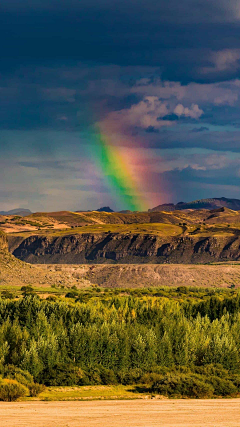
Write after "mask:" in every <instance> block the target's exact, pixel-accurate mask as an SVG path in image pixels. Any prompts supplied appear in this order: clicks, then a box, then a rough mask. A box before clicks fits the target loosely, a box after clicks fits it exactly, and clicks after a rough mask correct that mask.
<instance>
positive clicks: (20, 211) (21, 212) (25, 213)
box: [0, 208, 32, 216]
mask: <svg viewBox="0 0 240 427" xmlns="http://www.w3.org/2000/svg"><path fill="white" fill-rule="evenodd" d="M31 213H32V212H31V211H30V210H29V209H22V208H17V209H12V210H10V211H0V215H19V216H28V215H31Z"/></svg>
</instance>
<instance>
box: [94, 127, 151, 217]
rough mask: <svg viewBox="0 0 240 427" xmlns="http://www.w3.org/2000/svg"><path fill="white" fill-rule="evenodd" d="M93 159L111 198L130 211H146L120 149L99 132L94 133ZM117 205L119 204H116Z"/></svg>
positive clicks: (143, 201) (144, 203)
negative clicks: (103, 177)
mask: <svg viewBox="0 0 240 427" xmlns="http://www.w3.org/2000/svg"><path fill="white" fill-rule="evenodd" d="M95 141H96V143H95V144H94V149H95V150H96V151H95V154H94V156H95V159H96V162H97V164H98V166H99V167H100V169H101V171H102V172H103V173H104V176H105V178H106V179H107V182H108V184H109V186H110V190H111V194H112V196H113V197H114V198H115V199H117V200H118V202H120V203H121V204H122V206H123V207H124V209H129V210H131V211H144V210H147V205H146V202H145V200H144V197H143V196H142V194H141V192H140V190H139V188H138V186H137V182H136V180H135V179H134V177H133V174H132V173H131V167H130V165H129V164H128V162H127V159H126V156H124V155H123V148H122V149H120V148H119V147H118V146H116V145H114V144H113V143H111V141H110V137H109V136H108V135H106V134H104V133H103V132H101V131H97V133H95ZM118 204H119V203H118Z"/></svg>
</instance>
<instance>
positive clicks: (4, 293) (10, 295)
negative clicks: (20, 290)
mask: <svg viewBox="0 0 240 427" xmlns="http://www.w3.org/2000/svg"><path fill="white" fill-rule="evenodd" d="M1 297H2V298H3V299H14V298H15V295H14V294H13V293H12V292H11V291H2V292H1Z"/></svg>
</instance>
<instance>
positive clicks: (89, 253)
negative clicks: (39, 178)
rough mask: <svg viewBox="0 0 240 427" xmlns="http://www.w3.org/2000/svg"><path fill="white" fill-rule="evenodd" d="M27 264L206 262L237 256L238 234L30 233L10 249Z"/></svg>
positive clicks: (239, 242)
mask: <svg viewBox="0 0 240 427" xmlns="http://www.w3.org/2000/svg"><path fill="white" fill-rule="evenodd" d="M11 248H12V253H13V255H15V256H16V257H17V258H19V259H21V260H24V261H27V262H30V263H62V264H87V263H90V264H91V263H122V264H134V263H157V264H158V263H159V264H161V263H166V262H167V263H207V262H213V261H227V260H232V261H237V260H239V259H240V235H236V236H232V235H224V236H210V237H199V236H189V235H188V236H179V237H169V238H167V237H166V238H162V237H160V236H154V235H147V234H130V233H129V234H118V233H92V234H73V235H65V236H61V237H53V236H37V235H34V236H30V237H28V238H26V239H25V240H23V241H21V242H20V241H18V243H17V244H16V242H12V243H11V245H10V250H11Z"/></svg>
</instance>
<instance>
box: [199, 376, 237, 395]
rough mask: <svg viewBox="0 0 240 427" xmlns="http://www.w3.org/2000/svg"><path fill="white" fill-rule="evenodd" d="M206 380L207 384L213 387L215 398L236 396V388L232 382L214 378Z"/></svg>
mask: <svg viewBox="0 0 240 427" xmlns="http://www.w3.org/2000/svg"><path fill="white" fill-rule="evenodd" d="M206 378H207V382H208V383H209V384H211V385H212V386H213V387H214V394H215V395H216V396H231V395H234V394H237V391H238V390H237V387H236V386H235V385H234V384H233V382H232V381H229V380H226V379H225V378H219V377H215V376H211V377H206Z"/></svg>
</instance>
